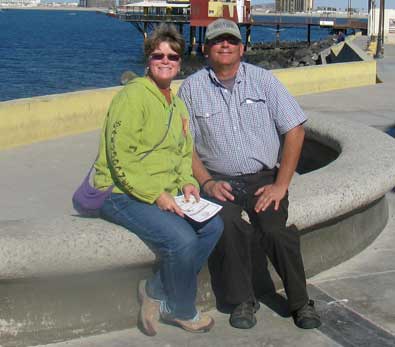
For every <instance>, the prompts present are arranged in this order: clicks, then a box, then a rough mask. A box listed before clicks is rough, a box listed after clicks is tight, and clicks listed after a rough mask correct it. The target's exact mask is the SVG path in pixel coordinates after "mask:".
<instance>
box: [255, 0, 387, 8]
mask: <svg viewBox="0 0 395 347" xmlns="http://www.w3.org/2000/svg"><path fill="white" fill-rule="evenodd" d="M251 2H252V3H253V4H254V3H255V4H264V3H273V2H274V0H251ZM379 3H380V0H376V6H378V4H379ZM347 5H348V0H315V1H314V7H317V6H330V7H336V8H345V7H347ZM351 6H352V7H354V8H365V9H366V8H368V0H351ZM385 7H386V8H395V0H385Z"/></svg>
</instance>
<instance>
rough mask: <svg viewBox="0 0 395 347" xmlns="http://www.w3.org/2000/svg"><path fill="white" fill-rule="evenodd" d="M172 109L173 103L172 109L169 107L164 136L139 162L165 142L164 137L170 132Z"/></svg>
mask: <svg viewBox="0 0 395 347" xmlns="http://www.w3.org/2000/svg"><path fill="white" fill-rule="evenodd" d="M174 107H175V106H174V103H173V105H172V107H171V110H170V116H169V121H168V123H167V129H166V132H165V135H163V137H162V139H161V140H160V141H159V142H158V143H157V144H156V145H155V146H154V147H152V149H150V150H149V151H148V152H147V153H145V154H144V155H143V156H142V157H141V158H140V161H142V160H143V159H145V158H147V157H148V155H149V154H151V153H152V152H153V151H154V150H155V149H157V148H158V147H159V146H160V145H161V144H162V143H163V141H165V139H166V137H167V134H168V133H169V130H170V124H171V120H172V118H173V110H174Z"/></svg>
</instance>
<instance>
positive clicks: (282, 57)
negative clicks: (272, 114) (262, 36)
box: [180, 37, 335, 78]
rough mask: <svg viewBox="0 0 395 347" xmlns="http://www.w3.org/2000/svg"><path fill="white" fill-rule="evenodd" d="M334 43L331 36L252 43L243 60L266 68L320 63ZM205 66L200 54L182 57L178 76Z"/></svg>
mask: <svg viewBox="0 0 395 347" xmlns="http://www.w3.org/2000/svg"><path fill="white" fill-rule="evenodd" d="M334 43H335V41H334V39H333V38H332V37H329V38H327V39H325V40H321V41H315V42H312V43H311V44H310V45H309V44H308V42H299V41H298V42H281V43H280V46H279V47H278V48H277V47H275V45H274V43H267V42H258V43H254V44H253V45H252V46H251V47H250V48H249V50H247V51H246V52H244V61H245V62H247V63H251V64H254V65H257V66H261V67H263V68H265V69H267V70H274V69H284V68H289V67H298V66H309V65H319V64H321V60H320V52H321V51H323V50H324V49H326V48H328V47H330V46H332V45H333V44H334ZM204 66H206V59H205V58H204V57H203V56H202V55H196V56H187V57H185V58H184V61H183V66H182V69H181V72H180V77H181V78H185V77H187V76H189V75H191V74H193V73H194V72H196V71H198V70H200V69H201V68H203V67H204Z"/></svg>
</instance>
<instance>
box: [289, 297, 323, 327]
mask: <svg viewBox="0 0 395 347" xmlns="http://www.w3.org/2000/svg"><path fill="white" fill-rule="evenodd" d="M292 317H293V319H294V322H295V325H296V326H297V327H299V328H301V329H315V328H318V327H319V326H320V325H321V320H320V316H319V315H318V313H317V311H316V310H315V308H314V301H313V300H309V301H308V302H307V304H306V305H304V306H302V307H301V308H300V309H298V310H296V311H293V312H292Z"/></svg>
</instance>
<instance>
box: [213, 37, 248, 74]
mask: <svg viewBox="0 0 395 347" xmlns="http://www.w3.org/2000/svg"><path fill="white" fill-rule="evenodd" d="M205 52H206V54H207V57H208V60H209V62H210V64H211V66H212V67H213V68H215V67H216V66H223V65H226V66H229V67H238V65H239V63H240V60H241V57H242V56H243V52H244V47H243V45H242V43H241V41H240V40H239V39H238V38H236V37H234V36H231V35H221V36H218V37H216V38H214V39H212V40H210V41H208V42H207V46H206V48H205Z"/></svg>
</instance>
